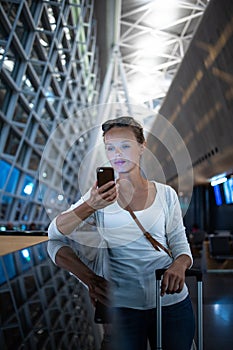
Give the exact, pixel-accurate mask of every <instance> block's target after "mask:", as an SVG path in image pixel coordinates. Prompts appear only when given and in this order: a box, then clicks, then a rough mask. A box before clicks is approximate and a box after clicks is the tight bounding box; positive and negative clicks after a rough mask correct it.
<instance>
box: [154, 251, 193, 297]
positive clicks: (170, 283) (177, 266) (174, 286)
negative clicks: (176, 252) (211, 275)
mask: <svg viewBox="0 0 233 350" xmlns="http://www.w3.org/2000/svg"><path fill="white" fill-rule="evenodd" d="M190 265H191V259H190V257H189V256H188V255H180V256H179V257H178V258H177V259H176V260H174V262H173V263H172V265H171V266H170V267H169V268H168V269H167V270H166V271H165V273H164V276H163V279H162V283H161V296H163V295H164V294H165V293H166V294H174V293H180V292H181V291H182V289H183V287H184V283H185V271H186V270H187V269H188V268H189V267H190Z"/></svg>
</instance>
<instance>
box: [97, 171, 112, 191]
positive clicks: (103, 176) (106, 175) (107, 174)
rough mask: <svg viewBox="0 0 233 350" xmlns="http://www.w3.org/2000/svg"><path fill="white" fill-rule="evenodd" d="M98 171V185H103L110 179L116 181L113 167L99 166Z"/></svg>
mask: <svg viewBox="0 0 233 350" xmlns="http://www.w3.org/2000/svg"><path fill="white" fill-rule="evenodd" d="M96 172H97V185H98V187H101V186H103V185H105V184H106V183H108V182H109V181H114V170H113V168H112V167H99V168H97V169H96Z"/></svg>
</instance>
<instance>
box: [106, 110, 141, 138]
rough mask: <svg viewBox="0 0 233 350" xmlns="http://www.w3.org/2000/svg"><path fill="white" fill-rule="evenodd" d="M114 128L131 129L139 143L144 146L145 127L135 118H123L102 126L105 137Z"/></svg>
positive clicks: (107, 122)
mask: <svg viewBox="0 0 233 350" xmlns="http://www.w3.org/2000/svg"><path fill="white" fill-rule="evenodd" d="M112 128H130V129H131V130H132V131H133V133H134V135H135V137H136V140H137V142H138V143H140V144H143V143H144V142H145V137H144V134H143V127H142V126H141V124H140V123H138V122H137V121H136V120H135V119H134V118H133V117H128V116H122V117H118V118H115V119H110V120H107V121H106V122H105V123H103V124H102V130H103V137H104V136H105V134H106V133H107V132H108V131H109V130H111V129H112Z"/></svg>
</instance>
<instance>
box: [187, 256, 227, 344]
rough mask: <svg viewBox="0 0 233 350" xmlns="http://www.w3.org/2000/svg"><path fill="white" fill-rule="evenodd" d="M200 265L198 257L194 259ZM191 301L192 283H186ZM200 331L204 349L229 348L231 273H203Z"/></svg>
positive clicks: (193, 295)
mask: <svg viewBox="0 0 233 350" xmlns="http://www.w3.org/2000/svg"><path fill="white" fill-rule="evenodd" d="M194 267H197V268H199V267H201V259H200V258H196V259H195V260H194ZM187 283H188V285H189V290H190V294H191V297H192V300H193V304H194V308H195V307H196V303H197V296H196V283H195V280H193V279H192V278H190V281H188V282H187ZM203 326H204V327H203V333H204V347H203V349H204V350H232V349H233V273H232V272H228V273H222V272H221V273H216V272H215V273H209V272H208V273H205V272H204V273H203Z"/></svg>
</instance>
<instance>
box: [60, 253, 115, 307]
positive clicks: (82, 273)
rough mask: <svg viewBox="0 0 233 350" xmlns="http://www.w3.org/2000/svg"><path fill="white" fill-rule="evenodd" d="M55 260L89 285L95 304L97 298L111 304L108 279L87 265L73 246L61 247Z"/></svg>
mask: <svg viewBox="0 0 233 350" xmlns="http://www.w3.org/2000/svg"><path fill="white" fill-rule="evenodd" d="M55 262H56V264H57V265H58V266H59V267H61V268H63V269H65V270H67V271H70V272H71V273H73V274H74V275H75V276H76V277H77V278H78V279H80V280H81V281H82V282H83V283H84V284H85V285H86V286H87V287H88V290H89V295H90V298H91V300H92V303H93V304H94V305H95V303H96V300H99V301H100V302H102V303H103V304H109V299H108V282H107V280H105V279H104V278H103V277H101V276H98V275H96V274H95V273H94V272H93V271H92V270H91V269H90V268H89V267H87V266H86V265H85V264H84V263H83V262H82V261H81V260H80V259H79V257H78V256H77V255H76V254H75V252H74V251H73V249H72V248H70V247H68V246H64V247H61V248H60V249H59V250H58V252H57V254H56V258H55Z"/></svg>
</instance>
